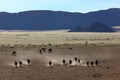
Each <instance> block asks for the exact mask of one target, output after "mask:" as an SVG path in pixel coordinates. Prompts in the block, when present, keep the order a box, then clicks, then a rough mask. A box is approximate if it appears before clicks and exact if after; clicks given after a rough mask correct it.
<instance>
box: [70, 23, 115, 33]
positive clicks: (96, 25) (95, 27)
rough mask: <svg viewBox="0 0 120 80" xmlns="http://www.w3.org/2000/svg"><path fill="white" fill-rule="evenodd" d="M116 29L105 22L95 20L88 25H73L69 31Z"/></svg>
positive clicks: (107, 30)
mask: <svg viewBox="0 0 120 80" xmlns="http://www.w3.org/2000/svg"><path fill="white" fill-rule="evenodd" d="M115 31H116V30H115V29H114V28H112V27H109V26H107V25H105V24H102V23H99V22H95V23H93V24H91V25H90V26H88V27H81V26H78V27H75V28H73V29H71V30H70V32H115Z"/></svg>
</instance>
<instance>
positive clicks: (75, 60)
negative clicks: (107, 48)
mask: <svg viewBox="0 0 120 80" xmlns="http://www.w3.org/2000/svg"><path fill="white" fill-rule="evenodd" d="M46 51H47V50H46V48H41V49H39V53H40V54H42V53H45V52H46ZM52 51H53V50H52V48H49V49H48V53H52ZM12 55H13V56H16V51H13V52H12ZM26 62H27V65H28V66H30V65H31V60H30V59H27V60H26ZM61 62H62V65H64V66H66V65H69V66H73V65H72V64H73V62H75V64H76V65H77V64H80V63H81V60H80V59H79V58H77V57H74V60H72V59H69V60H68V61H67V59H63V60H61ZM98 63H99V61H98V60H95V61H86V66H87V67H93V66H98ZM14 65H15V67H16V68H18V66H19V67H22V66H23V65H25V64H23V62H22V61H15V63H14ZM48 65H49V67H53V62H52V61H48Z"/></svg>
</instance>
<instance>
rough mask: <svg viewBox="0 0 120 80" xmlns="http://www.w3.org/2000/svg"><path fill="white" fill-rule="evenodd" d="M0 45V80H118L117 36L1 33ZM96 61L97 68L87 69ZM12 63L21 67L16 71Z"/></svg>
mask: <svg viewBox="0 0 120 80" xmlns="http://www.w3.org/2000/svg"><path fill="white" fill-rule="evenodd" d="M0 45H1V46H0V63H1V64H0V80H120V33H119V32H117V33H69V32H66V31H45V32H42V31H41V32H21V31H17V32H15V31H13V32H12V31H11V32H7V31H3V32H0ZM43 48H44V49H45V50H44V51H42V52H41V51H40V50H41V49H43ZM51 49H52V51H51ZM74 57H77V59H80V63H78V62H75V60H74ZM27 59H30V60H31V66H28V65H27ZM63 59H65V61H66V62H65V63H66V64H65V65H63V62H62V61H63ZM69 60H72V64H71V65H70V64H69ZM96 60H98V65H97V66H96V65H95V63H93V66H91V65H89V66H87V62H88V61H89V62H95V61H96ZM15 61H17V62H18V61H22V66H21V67H20V65H17V68H16V67H15ZM49 61H51V62H52V66H49V64H48V63H49Z"/></svg>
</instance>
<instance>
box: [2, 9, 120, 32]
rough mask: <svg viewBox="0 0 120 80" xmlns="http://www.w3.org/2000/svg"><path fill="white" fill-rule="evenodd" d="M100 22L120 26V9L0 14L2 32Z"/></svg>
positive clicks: (86, 24)
mask: <svg viewBox="0 0 120 80" xmlns="http://www.w3.org/2000/svg"><path fill="white" fill-rule="evenodd" d="M95 22H100V23H103V24H105V25H107V26H119V25H120V9H119V8H112V9H108V10H100V11H96V12H89V13H77V12H76V13H73V12H64V11H50V10H33V11H24V12H19V13H8V12H0V29H3V30H57V29H72V28H74V27H77V26H83V27H86V26H89V25H90V24H92V23H95Z"/></svg>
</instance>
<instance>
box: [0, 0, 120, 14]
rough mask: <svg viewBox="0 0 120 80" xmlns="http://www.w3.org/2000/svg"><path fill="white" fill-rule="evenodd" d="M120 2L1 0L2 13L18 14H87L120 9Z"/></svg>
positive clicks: (118, 0)
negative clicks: (52, 12)
mask: <svg viewBox="0 0 120 80" xmlns="http://www.w3.org/2000/svg"><path fill="white" fill-rule="evenodd" d="M119 3H120V0H109V1H105V0H104V1H98V0H94V1H93V0H60V1H56V0H30V1H27V0H26V1H25V0H17V1H16V0H0V12H9V13H17V12H22V11H29V10H52V11H67V12H80V13H87V12H91V11H98V10H106V9H109V8H120V5H119Z"/></svg>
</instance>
